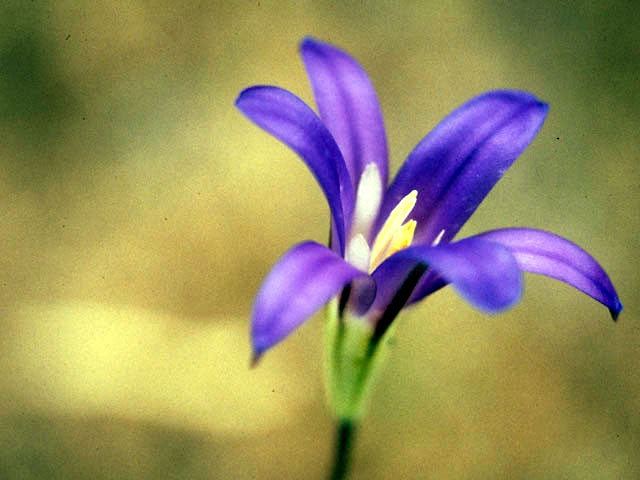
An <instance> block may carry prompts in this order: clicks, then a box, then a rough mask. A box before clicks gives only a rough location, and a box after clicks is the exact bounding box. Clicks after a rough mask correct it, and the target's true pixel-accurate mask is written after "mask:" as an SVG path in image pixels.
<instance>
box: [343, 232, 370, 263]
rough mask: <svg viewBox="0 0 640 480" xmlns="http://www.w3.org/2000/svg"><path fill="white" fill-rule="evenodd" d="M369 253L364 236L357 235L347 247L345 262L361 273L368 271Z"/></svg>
mask: <svg viewBox="0 0 640 480" xmlns="http://www.w3.org/2000/svg"><path fill="white" fill-rule="evenodd" d="M370 255H371V251H370V250H369V245H368V244H367V241H366V240H365V238H364V236H363V235H362V234H361V233H359V234H357V235H356V236H355V237H353V238H352V239H351V240H350V241H349V244H348V245H347V252H346V260H347V262H349V263H350V264H351V265H353V266H354V267H356V268H358V269H360V270H362V271H363V272H368V271H369V257H370Z"/></svg>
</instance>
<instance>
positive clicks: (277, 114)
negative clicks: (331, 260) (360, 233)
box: [236, 86, 354, 254]
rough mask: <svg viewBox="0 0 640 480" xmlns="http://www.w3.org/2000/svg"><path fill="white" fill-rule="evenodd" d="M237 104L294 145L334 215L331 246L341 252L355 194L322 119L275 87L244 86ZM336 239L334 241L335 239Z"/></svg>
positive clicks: (289, 93)
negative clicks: (320, 188)
mask: <svg viewBox="0 0 640 480" xmlns="http://www.w3.org/2000/svg"><path fill="white" fill-rule="evenodd" d="M236 106H237V107H238V108H239V109H240V110H241V111H242V113H244V114H245V115H246V116H247V117H248V118H249V119H250V120H252V121H253V122H255V123H256V124H257V125H258V126H260V127H262V128H263V129H264V130H266V131H267V132H269V133H271V134H272V135H273V136H275V137H276V138H278V139H280V140H281V141H282V142H284V143H285V144H286V145H288V146H289V147H290V148H291V149H293V150H294V151H295V152H296V153H297V154H298V155H300V157H301V158H302V159H303V160H304V162H305V163H306V164H307V166H308V167H309V169H310V170H311V171H312V172H313V174H314V176H315V177H316V180H317V181H318V183H319V184H320V186H321V187H322V190H323V191H324V194H325V196H326V197H327V201H328V202H329V207H330V209H331V213H332V217H333V222H334V225H333V227H334V228H333V229H332V231H333V234H334V237H337V238H334V242H332V244H333V246H334V248H337V249H339V251H340V253H341V254H344V248H345V230H346V229H348V227H349V225H348V222H350V221H351V213H352V211H353V204H354V195H353V187H352V185H351V180H350V179H349V174H348V172H347V169H346V166H345V164H344V160H343V159H342V155H341V153H340V149H339V148H338V146H337V145H336V142H335V141H334V139H333V137H332V136H331V133H329V131H328V130H327V128H326V127H325V126H324V125H323V123H322V121H321V120H320V119H319V118H318V117H317V115H316V114H315V113H314V112H313V110H311V108H309V107H308V106H307V105H306V104H305V103H304V102H303V101H302V100H300V99H299V98H298V97H296V96H295V95H294V94H292V93H291V92H288V91H286V90H283V89H281V88H278V87H268V86H256V87H250V88H247V89H245V90H243V91H242V92H241V93H240V95H239V96H238V99H237V100H236ZM335 240H337V241H335Z"/></svg>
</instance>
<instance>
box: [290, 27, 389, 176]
mask: <svg viewBox="0 0 640 480" xmlns="http://www.w3.org/2000/svg"><path fill="white" fill-rule="evenodd" d="M300 51H301V53H302V59H303V61H304V64H305V67H306V69H307V73H308V75H309V79H310V81H311V88H312V89H313V94H314V97H315V99H316V104H317V106H318V111H319V112H320V116H321V117H322V121H323V122H324V124H325V125H326V126H327V127H328V128H329V130H330V131H331V133H332V134H333V138H335V139H336V142H337V143H338V146H339V147H340V150H341V151H342V155H343V157H344V160H345V163H346V164H347V169H348V170H349V173H350V175H351V179H352V181H353V185H354V186H355V185H358V181H359V180H360V175H361V174H362V171H363V170H364V167H365V166H366V165H367V164H369V163H371V162H373V163H375V164H376V165H377V166H378V170H380V175H381V178H382V184H383V185H384V186H386V185H387V169H388V167H387V162H388V153H387V139H386V134H385V129H384V122H383V120H382V111H381V109H380V105H379V103H378V97H377V96H376V92H375V90H374V88H373V85H372V84H371V81H370V80H369V77H368V76H367V73H366V72H365V71H364V69H363V68H362V67H361V66H360V65H359V64H358V63H357V62H356V61H355V60H354V59H353V58H351V57H350V56H349V55H347V54H346V53H345V52H343V51H342V50H339V49H337V48H336V47H334V46H332V45H328V44H326V43H322V42H318V41H317V40H314V39H312V38H305V39H304V40H303V41H302V44H301V46H300Z"/></svg>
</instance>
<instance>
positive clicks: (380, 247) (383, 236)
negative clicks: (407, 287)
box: [370, 190, 418, 270]
mask: <svg viewBox="0 0 640 480" xmlns="http://www.w3.org/2000/svg"><path fill="white" fill-rule="evenodd" d="M417 198H418V192H417V190H412V191H411V192H410V193H409V194H407V195H406V196H405V197H404V198H403V199H402V200H400V202H399V203H398V205H396V207H395V208H394V209H393V210H392V211H391V213H390V214H389V217H388V218H387V220H386V222H384V225H382V228H381V229H380V232H379V233H378V235H377V236H376V239H375V241H374V242H373V247H371V266H370V270H373V269H375V268H376V267H377V266H378V265H379V264H380V263H382V261H383V260H384V259H385V258H387V256H388V255H386V251H387V247H388V246H389V243H390V242H391V240H392V239H393V238H394V236H395V235H396V232H397V231H398V229H399V228H400V227H402V224H403V223H404V221H405V220H406V219H407V217H408V216H409V214H410V213H411V210H413V207H415V205H416V200H417ZM414 228H415V227H414Z"/></svg>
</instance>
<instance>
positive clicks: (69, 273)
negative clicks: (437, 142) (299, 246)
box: [0, 0, 640, 479]
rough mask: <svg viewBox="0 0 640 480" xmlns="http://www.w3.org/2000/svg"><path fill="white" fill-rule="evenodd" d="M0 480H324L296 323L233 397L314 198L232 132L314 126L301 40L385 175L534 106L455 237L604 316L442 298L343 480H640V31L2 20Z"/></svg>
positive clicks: (564, 15) (320, 21) (219, 10)
mask: <svg viewBox="0 0 640 480" xmlns="http://www.w3.org/2000/svg"><path fill="white" fill-rule="evenodd" d="M0 8H1V9H0V139H1V140H0V166H1V169H0V245H1V246H2V255H1V257H0V322H1V323H0V327H1V328H2V333H1V335H0V368H1V372H2V373H1V374H0V478H7V479H63V478H64V479H75V478H94V479H138V478H142V479H145V478H146V479H156V478H169V479H178V478H180V479H185V478H189V479H210V478H225V479H227V478H239V479H244V478H255V479H258V478H323V477H324V475H325V472H326V470H327V468H328V463H329V459H330V452H331V442H332V437H333V431H332V430H333V426H332V420H331V418H330V416H329V414H328V411H327V408H326V407H325V403H324V393H323V383H322V372H321V357H322V345H321V333H322V318H321V316H318V317H316V318H315V319H313V320H312V321H310V322H309V323H307V324H306V325H305V326H304V327H303V328H301V329H300V330H299V331H298V332H296V333H295V334H294V335H292V337H290V338H289V339H288V340H287V341H286V342H284V343H283V344H282V345H281V346H279V347H278V348H276V349H274V350H273V351H272V352H270V353H269V354H268V355H267V356H266V358H265V359H264V361H263V363H262V364H261V365H260V367H259V368H257V369H255V370H249V369H248V360H249V355H250V350H249V341H248V315H249V311H250V308H251V302H252V298H253V296H254V294H255V292H256V290H257V288H258V287H259V285H260V282H261V281H262V279H263V278H264V276H265V274H266V273H267V272H268V270H269V269H270V267H271V265H272V264H273V263H274V262H275V261H276V260H277V258H279V256H280V255H281V254H282V253H283V252H284V251H285V250H286V249H287V248H288V247H289V246H291V245H292V244H294V243H296V242H299V241H302V240H305V239H314V240H317V241H324V240H325V239H326V237H327V225H328V213H327V207H326V205H325V202H324V199H323V196H322V193H321V191H320V189H319V188H318V187H317V185H316V184H315V182H314V180H313V179H312V176H311V175H310V174H309V172H308V171H307V170H306V168H305V167H304V166H303V165H302V163H301V162H300V161H299V160H298V159H297V158H296V157H295V155H294V154H293V153H291V152H290V151H289V150H287V149H286V148H285V147H283V146H282V145H280V144H279V143H278V142H277V141H275V140H273V139H272V138H270V137H269V136H268V135H266V134H265V133H263V132H262V131H260V130H259V129H258V128H256V127H255V126H254V125H252V124H251V123H250V122H249V121H247V120H246V119H245V118H244V117H242V116H241V115H240V114H239V113H238V111H236V110H235V108H234V107H233V101H234V100H235V97H236V96H237V94H238V92H239V91H240V90H241V89H242V88H244V87H246V86H249V85H253V84H277V85H280V86H283V87H285V88H287V89H290V90H292V91H293V92H295V93H296V94H298V95H300V96H301V97H302V98H303V99H305V100H307V101H309V102H312V98H311V93H310V88H309V86H308V82H307V79H306V77H305V72H304V69H303V67H302V63H301V61H300V58H299V56H298V54H297V45H298V42H299V41H300V39H301V38H302V37H303V36H304V35H309V34H310V35H313V36H315V37H317V38H319V39H323V40H325V41H329V42H333V43H335V44H337V45H339V46H341V47H343V48H345V49H346V50H347V51H349V52H351V53H352V54H353V55H354V56H355V57H356V58H357V59H359V61H360V62H361V63H362V64H363V66H364V67H365V68H366V69H367V71H368V72H369V73H370V75H371V77H372V80H373V83H374V84H375V85H376V88H377V90H378V93H379V97H380V102H381V105H382V109H383V111H384V114H385V119H386V126H387V130H388V137H389V145H390V151H391V169H392V172H395V171H396V170H397V169H398V168H399V166H400V164H401V162H402V161H403V159H404V158H405V156H406V155H407V154H408V153H409V152H410V150H411V149H412V147H413V146H414V145H415V144H416V143H417V142H418V141H419V140H420V139H421V138H422V137H423V135H424V134H426V133H427V132H428V131H429V130H430V129H431V128H432V127H433V126H435V125H436V123H437V122H438V121H439V120H440V119H441V118H442V117H444V116H445V115H446V114H447V113H448V112H449V111H451V110H452V109H453V108H455V107H456V106H458V105H459V104H461V103H462V102H464V101H465V100H467V99H468V98H470V97H472V96H474V95H477V94H479V93H481V92H483V91H485V90H489V89H494V88H501V87H506V88H518V89H524V90H529V91H531V92H534V93H535V94H536V95H537V96H539V97H540V98H542V99H544V100H546V101H547V102H549V103H550V105H551V111H550V115H549V118H548V120H547V122H546V123H545V126H544V128H543V129H542V131H541V132H540V134H539V135H538V137H537V138H536V140H535V141H534V142H533V144H532V145H531V147H530V148H529V149H528V150H527V151H526V152H525V153H524V154H523V155H522V156H521V158H520V159H519V160H518V161H517V162H516V163H515V164H514V166H513V167H512V168H511V170H510V171H509V172H508V173H507V174H506V175H505V178H504V179H503V180H502V181H501V182H500V183H499V184H498V186H497V187H496V188H495V189H494V190H493V191H492V193H491V194H490V195H489V197H488V198H487V200H486V201H485V202H484V203H483V204H482V205H481V207H480V208H479V210H478V211H477V213H476V214H475V215H474V216H473V218H472V220H471V221H470V222H469V223H468V224H467V225H466V226H465V228H464V230H463V231H462V232H461V234H460V236H465V235H469V234H473V233H477V232H480V231H483V230H488V229H491V228H498V227H505V226H511V225H517V226H532V227H538V228H544V229H548V230H551V231H554V232H557V233H559V234H561V235H563V236H565V237H568V238H570V239H572V240H573V241H575V242H577V243H578V244H580V245H581V246H583V247H584V248H585V249H587V250H588V251H589V252H591V253H592V254H593V255H594V256H595V257H596V258H597V259H598V260H599V261H600V262H601V263H602V265H603V266H604V267H605V268H606V269H607V271H608V272H609V273H610V275H611V278H612V280H613V281H614V283H615V285H616V287H617V289H618V292H619V294H620V296H621V298H622V301H623V303H624V304H625V311H624V312H623V313H622V315H621V317H620V319H619V321H618V324H617V325H614V324H613V323H612V322H611V321H610V319H609V315H608V312H607V311H606V309H604V308H603V307H602V306H600V305H599V304H598V303H596V302H595V301H593V300H591V299H590V298H588V297H586V296H584V295H582V294H579V293H578V292H576V291H575V290H573V289H572V288H570V287H568V286H566V285H564V284H560V283H558V282H554V281H552V280H549V279H544V278H539V277H534V276H528V277H527V279H526V282H527V285H526V294H525V297H524V299H523V301H522V302H521V303H520V304H519V305H518V306H516V307H515V308H514V309H512V310H511V311H509V312H508V313H506V314H503V315H499V316H495V317H489V316H485V315H482V314H480V313H477V312H475V311H474V310H472V309H471V308H470V307H469V306H468V305H467V304H466V303H464V302H463V301H462V300H460V299H459V298H458V297H456V295H455V294H454V293H453V292H452V291H450V290H448V289H445V290H443V291H441V292H439V293H438V294H436V295H434V296H433V297H430V298H429V300H428V301H426V302H424V303H423V304H421V305H420V306H418V307H416V308H414V309H413V310H411V311H410V312H409V313H407V314H406V315H405V316H403V317H401V319H400V322H399V328H398V334H397V338H396V342H395V345H394V349H393V352H392V355H391V357H390V359H389V361H388V363H387V365H386V367H385V369H384V370H383V372H382V374H381V377H380V380H379V382H378V384H377V386H376V389H375V391H374V395H373V399H372V400H373V401H372V404H371V408H370V411H369V415H368V416H367V418H366V420H365V421H364V423H363V425H362V428H361V430H360V436H359V438H358V444H357V447H356V452H355V463H354V472H353V478H360V479H364V478H367V479H374V478H375V479H377V478H454V479H456V478H460V479H467V478H474V479H475V478H523V479H539V478H567V479H570V478H571V479H573V478H575V479H587V478H594V479H633V478H640V454H639V453H638V451H639V450H638V446H639V445H640V373H639V372H640V326H639V323H638V320H639V318H638V308H639V307H640V298H639V296H638V291H640V278H639V270H640V269H639V268H638V253H637V252H638V249H639V247H640V235H639V233H640V232H639V211H640V195H639V193H640V176H639V174H638V152H639V151H640V140H639V135H638V128H639V125H640V94H639V91H640V89H639V87H640V82H639V76H638V72H639V68H640V29H638V25H640V15H639V13H640V9H638V8H637V5H634V2H630V1H619V2H553V3H552V2H547V3H546V5H544V4H543V3H536V2H525V1H516V2H463V1H460V2H403V3H401V2H373V1H360V2H348V3H345V4H338V3H337V2H269V1H267V0H260V1H253V2H232V1H229V2H205V1H194V2H176V1H169V0H157V1H154V0H147V1H140V2H118V1H100V0H98V1H91V2H88V1H86V2H82V1H64V0H58V1H55V2H54V1H41V0H31V1H27V0H9V1H7V0H5V1H4V2H2V7H0Z"/></svg>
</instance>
